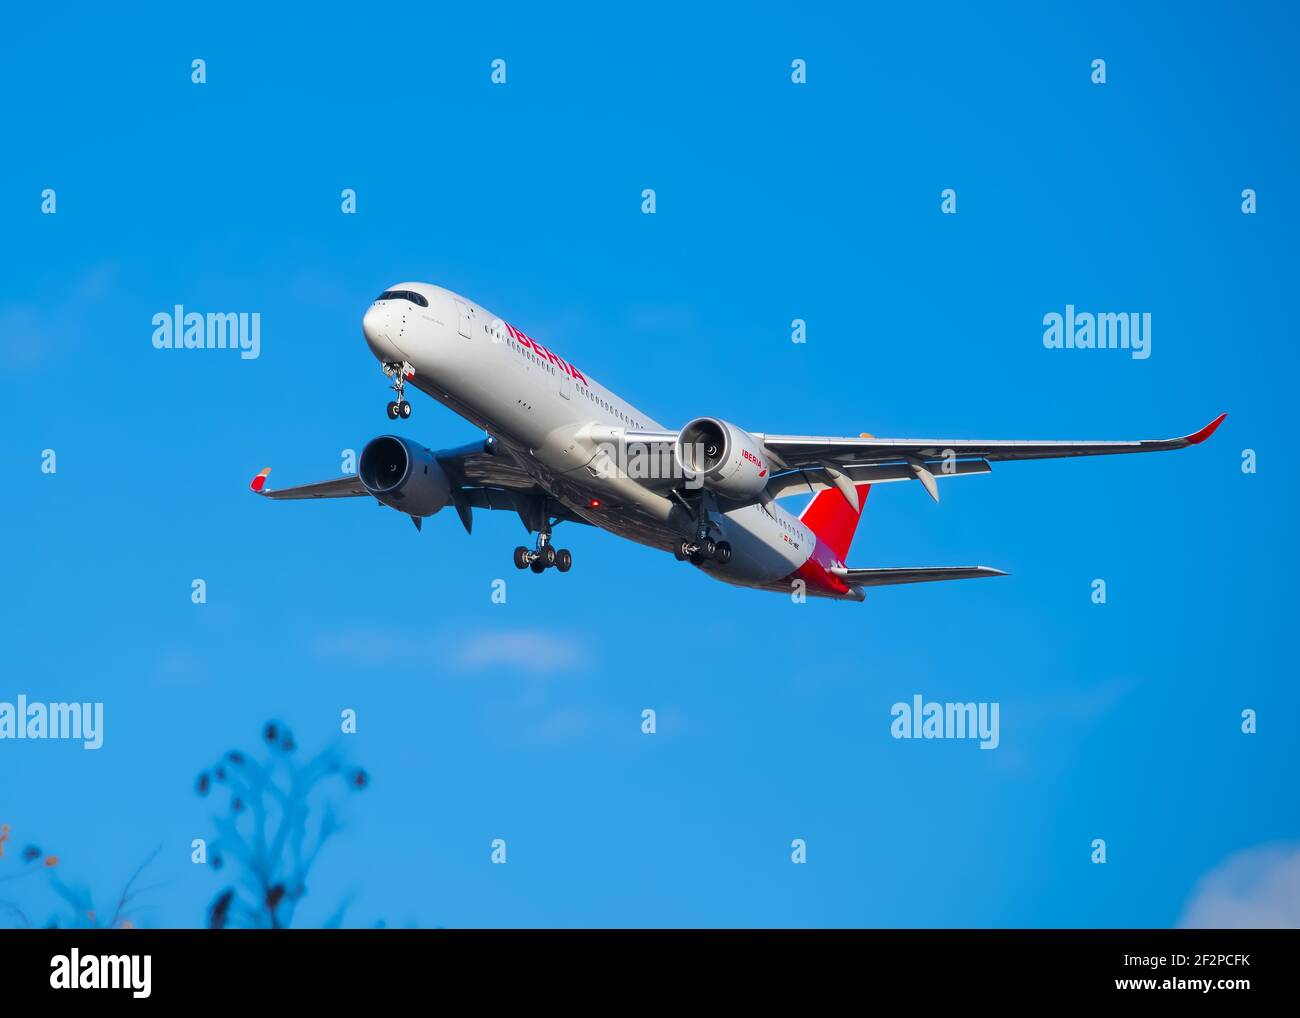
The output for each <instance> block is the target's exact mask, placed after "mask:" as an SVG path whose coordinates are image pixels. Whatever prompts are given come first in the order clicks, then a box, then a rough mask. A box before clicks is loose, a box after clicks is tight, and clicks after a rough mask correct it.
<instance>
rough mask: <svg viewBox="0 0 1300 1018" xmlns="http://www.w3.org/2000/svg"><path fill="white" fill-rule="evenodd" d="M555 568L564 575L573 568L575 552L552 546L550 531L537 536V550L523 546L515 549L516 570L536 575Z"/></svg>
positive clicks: (547, 530) (544, 531)
mask: <svg viewBox="0 0 1300 1018" xmlns="http://www.w3.org/2000/svg"><path fill="white" fill-rule="evenodd" d="M551 566H554V567H555V568H556V569H558V570H559V571H560V572H562V573H567V572H568V571H569V570H570V569H572V568H573V552H571V551H569V549H568V548H556V547H555V545H553V544H551V531H550V529H549V528H548V529H546V530H543V531H542V532H541V533H539V534H538V535H537V548H536V550H535V551H529V550H528V549H527V548H525V547H524V546H523V545H522V544H521V545H520V546H519V547H518V548H516V549H515V568H517V569H531V570H532V571H533V572H535V573H544V572H546V570H547V569H549V568H550V567H551Z"/></svg>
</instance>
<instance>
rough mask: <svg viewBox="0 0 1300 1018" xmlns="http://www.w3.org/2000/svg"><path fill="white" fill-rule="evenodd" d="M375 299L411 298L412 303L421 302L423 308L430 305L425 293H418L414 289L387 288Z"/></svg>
mask: <svg viewBox="0 0 1300 1018" xmlns="http://www.w3.org/2000/svg"><path fill="white" fill-rule="evenodd" d="M375 300H409V301H410V302H411V303H412V304H419V305H420V307H422V308H427V307H428V306H429V302H428V301H427V300H425V298H424V294H422V293H416V292H415V291H414V290H385V291H384V292H383V293H381V294H380V295H379V296H378V297H376V298H375Z"/></svg>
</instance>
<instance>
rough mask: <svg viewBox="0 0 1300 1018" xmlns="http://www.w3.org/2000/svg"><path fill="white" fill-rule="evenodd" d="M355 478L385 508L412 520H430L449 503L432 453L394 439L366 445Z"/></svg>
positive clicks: (444, 480)
mask: <svg viewBox="0 0 1300 1018" xmlns="http://www.w3.org/2000/svg"><path fill="white" fill-rule="evenodd" d="M357 477H358V478H359V479H360V480H361V483H362V484H363V485H364V486H365V489H366V491H368V492H370V494H372V495H374V496H375V498H377V499H379V501H381V502H383V503H384V505H386V506H391V507H392V508H394V509H396V510H398V511H399V512H404V513H408V514H410V515H411V516H432V515H433V514H434V513H436V512H437V511H438V510H439V509H441V508H442V507H443V506H445V505H447V504H448V503H449V502H451V481H449V480H448V479H447V474H446V473H445V472H444V471H443V469H442V465H441V464H440V463H439V462H438V461H437V460H436V459H435V458H434V455H433V453H432V452H430V451H429V450H428V449H426V448H424V447H423V446H421V445H416V444H415V443H414V442H409V441H407V440H406V439H405V438H398V437H397V436H396V435H380V436H379V437H378V438H374V439H371V440H370V441H369V442H367V443H366V447H365V448H364V449H362V450H361V460H360V462H359V463H358V464H357Z"/></svg>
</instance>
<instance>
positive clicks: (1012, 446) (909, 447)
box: [755, 414, 1228, 468]
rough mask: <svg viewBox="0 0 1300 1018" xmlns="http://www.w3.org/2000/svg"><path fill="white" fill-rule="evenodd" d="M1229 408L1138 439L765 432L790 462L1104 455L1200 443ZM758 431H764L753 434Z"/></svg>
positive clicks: (771, 447) (772, 449)
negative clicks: (1171, 434)
mask: <svg viewBox="0 0 1300 1018" xmlns="http://www.w3.org/2000/svg"><path fill="white" fill-rule="evenodd" d="M1227 416H1228V415H1227V414H1220V415H1219V416H1218V417H1216V418H1215V419H1214V420H1212V421H1211V422H1210V423H1209V424H1207V425H1206V426H1205V427H1203V428H1202V429H1201V430H1200V431H1196V432H1193V433H1192V434H1190V435H1184V436H1182V437H1181V438H1159V439H1146V440H1141V441H1135V442H1037V441H1028V442H1025V441H1005V440H983V439H976V440H971V439H956V438H876V437H874V436H871V435H863V436H861V437H860V438H830V437H819V436H804V435H763V436H761V439H762V442H763V446H764V448H766V449H767V451H768V452H769V453H771V454H772V455H773V457H774V458H776V459H778V460H780V461H781V462H783V463H784V464H785V465H786V466H787V467H790V468H794V467H803V466H813V465H815V464H819V463H824V462H826V461H828V460H829V461H831V462H832V463H834V464H837V465H839V464H842V465H846V466H847V465H850V464H855V463H864V464H866V463H871V464H883V463H889V462H900V461H901V462H908V463H911V462H915V461H920V462H921V463H922V464H924V463H925V461H928V460H938V461H942V460H945V459H949V460H951V459H967V458H975V459H982V460H986V461H990V462H991V461H995V460H1033V459H1054V458H1057V457H1062V456H1105V455H1109V454H1113V453H1126V452H1164V451H1166V450H1169V449H1185V448H1187V447H1188V446H1189V445H1199V444H1200V443H1201V442H1204V441H1205V440H1206V439H1207V438H1209V437H1210V436H1211V435H1212V434H1214V431H1215V429H1216V428H1218V426H1219V425H1220V424H1222V423H1223V419H1224V418H1225V417H1227ZM755 437H760V436H755Z"/></svg>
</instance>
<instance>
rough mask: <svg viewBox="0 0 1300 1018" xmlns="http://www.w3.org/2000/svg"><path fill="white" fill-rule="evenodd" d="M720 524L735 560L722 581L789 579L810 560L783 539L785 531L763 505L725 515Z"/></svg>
mask: <svg viewBox="0 0 1300 1018" xmlns="http://www.w3.org/2000/svg"><path fill="white" fill-rule="evenodd" d="M778 511H779V510H778ZM719 522H720V526H721V529H722V532H723V537H724V538H725V539H726V540H727V541H728V542H729V543H730V544H731V561H730V562H729V563H727V565H726V566H725V567H724V568H723V569H721V570H720V571H719V575H718V578H719V579H727V580H732V581H733V582H744V583H747V584H748V583H758V584H764V583H772V582H775V581H777V580H780V579H782V578H784V577H786V576H789V575H790V574H791V573H793V572H794V571H795V570H797V569H798V568H799V567H800V566H801V565H803V563H804V561H805V560H806V559H807V558H808V556H807V555H806V554H802V553H801V552H800V551H799V550H797V549H795V548H794V547H792V546H791V545H790V544H788V543H787V542H786V541H783V540H782V535H783V533H784V532H783V531H782V529H781V527H780V526H778V524H777V523H776V521H775V520H773V519H772V517H771V516H769V515H768V514H767V510H765V509H764V508H763V507H762V506H759V505H752V506H746V507H745V508H744V509H736V510H732V511H730V512H725V513H722V514H720V520H719Z"/></svg>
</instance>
